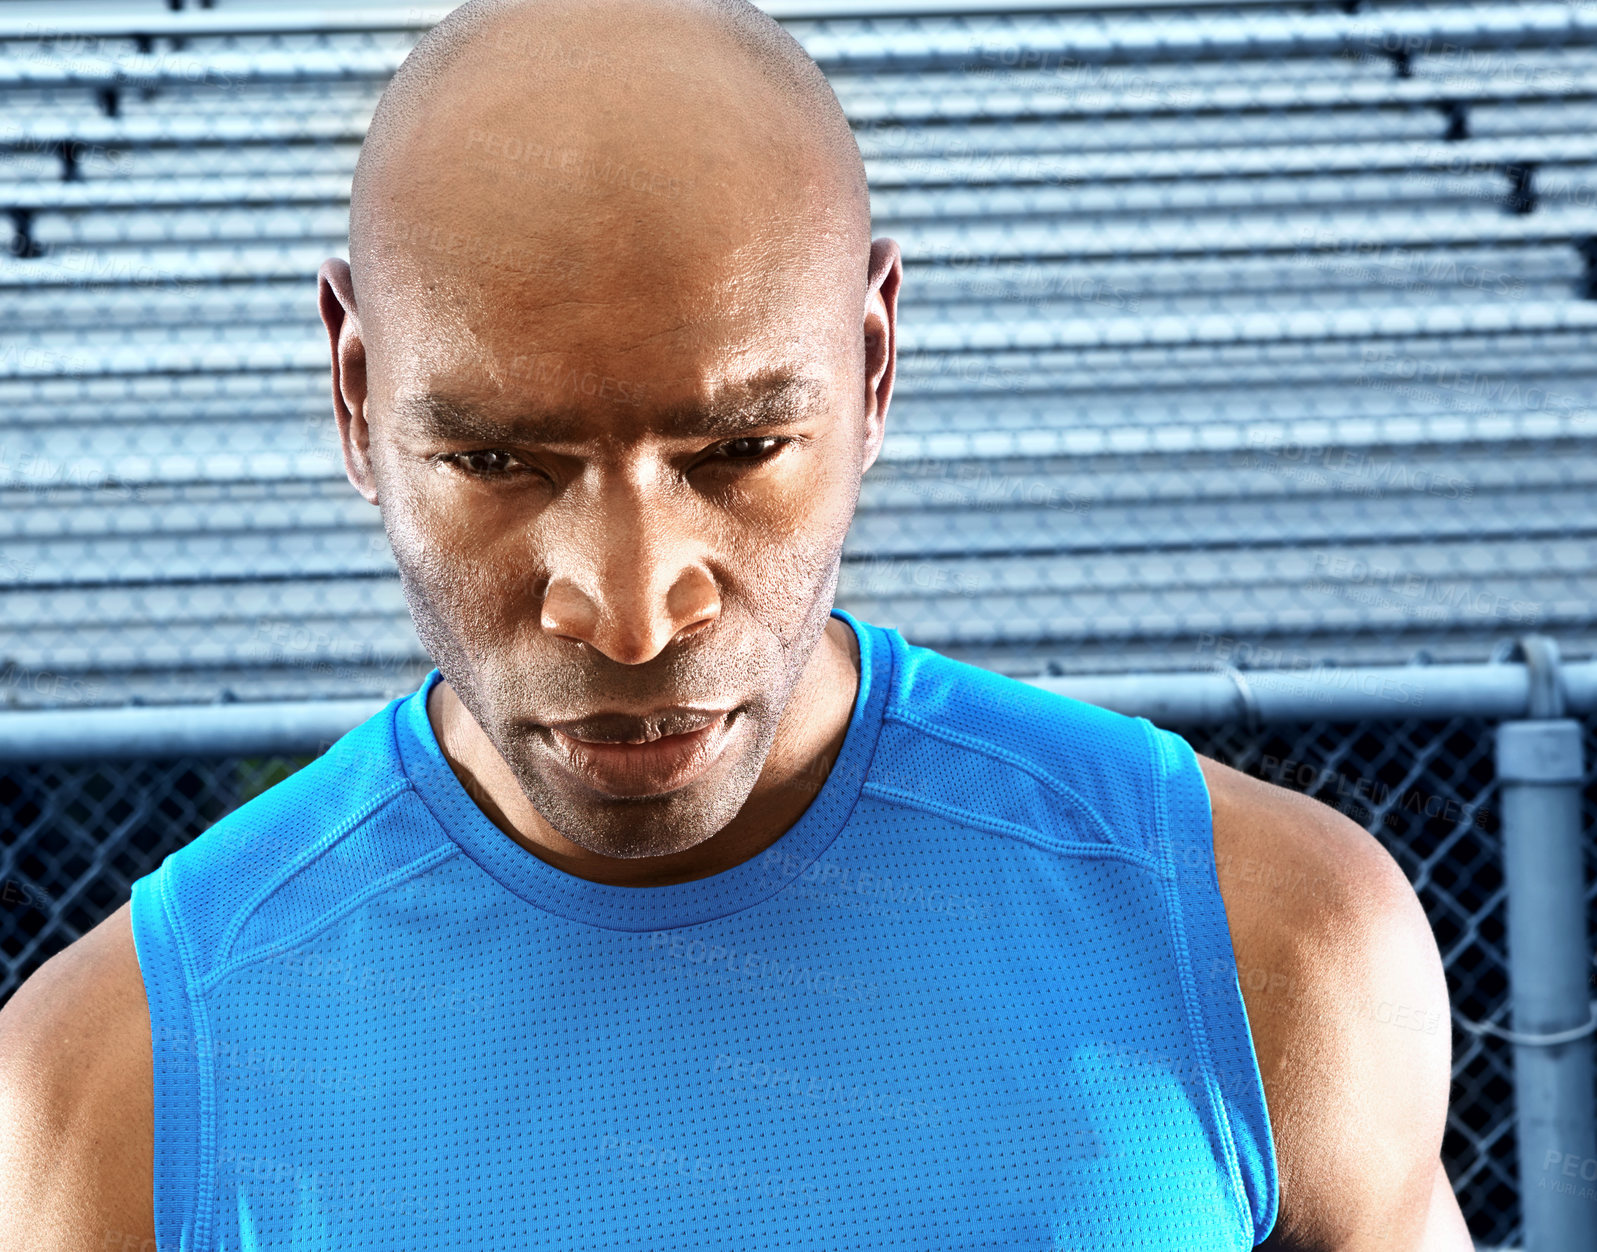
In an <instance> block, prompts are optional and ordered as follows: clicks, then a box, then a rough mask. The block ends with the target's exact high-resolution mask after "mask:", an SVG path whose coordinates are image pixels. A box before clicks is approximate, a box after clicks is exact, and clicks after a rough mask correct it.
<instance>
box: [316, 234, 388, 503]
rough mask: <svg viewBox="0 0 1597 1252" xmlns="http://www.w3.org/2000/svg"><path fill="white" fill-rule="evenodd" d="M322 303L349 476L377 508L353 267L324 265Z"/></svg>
mask: <svg viewBox="0 0 1597 1252" xmlns="http://www.w3.org/2000/svg"><path fill="white" fill-rule="evenodd" d="M316 299H317V303H318V304H319V305H320V306H321V312H322V324H323V325H324V326H326V327H327V338H328V341H329V342H330V344H331V345H332V350H333V417H334V419H335V420H336V421H337V422H338V441H339V443H340V444H341V445H342V446H343V449H344V473H345V475H347V476H348V478H349V481H350V482H351V483H352V484H353V485H354V487H355V490H356V491H358V492H360V494H361V495H363V496H365V497H366V499H367V501H368V502H370V503H372V504H376V503H377V478H376V475H374V474H373V472H372V458H371V432H370V430H369V428H368V427H367V425H366V345H365V343H364V342H363V341H362V339H361V334H360V319H359V317H358V315H357V314H356V311H355V284H354V281H353V279H352V278H351V277H350V273H349V262H348V261H341V260H338V259H337V258H336V257H335V258H333V259H331V260H327V261H323V262H322V268H321V269H320V270H319V271H318V272H317V275H316Z"/></svg>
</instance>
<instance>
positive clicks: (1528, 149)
mask: <svg viewBox="0 0 1597 1252" xmlns="http://www.w3.org/2000/svg"><path fill="white" fill-rule="evenodd" d="M766 7H768V8H769V9H770V11H772V12H773V13H774V14H776V15H777V16H778V17H780V18H781V19H782V20H783V21H784V22H786V23H787V24H788V26H789V28H790V29H791V30H792V31H793V33H794V34H795V35H796V36H797V37H798V38H799V39H800V40H801V41H802V42H803V43H804V45H805V46H806V48H808V49H809V51H810V52H811V54H812V55H813V56H814V57H815V58H816V59H817V60H818V61H819V63H820V64H821V66H822V67H823V69H825V70H826V72H827V74H828V76H829V77H830V79H831V81H832V82H833V84H834V86H835V87H836V90H837V92H838V95H839V97H840V99H841V100H842V102H843V104H844V107H845V108H846V109H847V111H848V113H849V116H850V117H851V119H852V120H853V121H854V124H855V128H856V133H857V135H858V138H859V142H860V145H861V148H862V150H863V152H864V154H865V158H866V163H867V166H868V170H869V174H870V178H871V183H872V189H873V208H874V213H875V218H876V227H877V231H878V233H880V234H890V235H892V236H894V237H895V238H897V239H898V240H899V241H900V243H901V244H902V245H903V248H904V253H905V257H906V261H907V272H906V280H905V287H904V294H903V303H902V308H901V316H902V325H903V334H902V357H901V362H900V375H899V377H900V381H899V388H898V392H897V395H896V398H895V401H894V404H893V408H892V412H891V415H890V427H891V434H890V436H889V438H888V442H887V444H886V447H885V449H884V452H883V457H882V460H881V462H879V463H878V465H877V466H876V467H875V468H874V469H873V470H872V471H871V473H870V474H869V475H868V477H867V480H866V486H865V491H864V493H863V496H862V498H861V502H860V511H859V516H858V518H857V520H856V522H855V525H854V529H853V531H852V532H851V536H850V540H849V545H848V548H847V552H846V561H845V568H844V572H843V579H842V585H841V592H840V602H841V603H842V604H843V605H844V606H845V607H847V608H849V609H851V610H853V611H856V612H858V613H860V614H862V615H863V616H865V617H867V618H869V619H870V620H873V621H876V622H879V623H881V624H883V625H893V626H898V627H899V628H900V629H901V630H903V632H904V633H905V635H906V636H907V637H909V638H910V639H912V640H913V641H915V642H918V643H923V644H927V645H930V646H934V647H937V648H940V649H943V650H945V651H947V652H950V653H952V654H954V655H957V656H962V657H965V658H968V659H972V660H976V661H979V662H981V663H984V664H989V665H993V666H996V667H998V668H1001V669H1004V670H1007V671H1009V672H1014V673H1022V674H1028V673H1037V672H1039V671H1043V670H1051V671H1053V672H1081V671H1093V670H1120V669H1149V668H1153V669H1172V670H1175V669H1183V670H1187V669H1192V668H1198V667H1202V666H1204V665H1205V664H1208V663H1211V662H1213V661H1216V660H1229V661H1232V662H1235V663H1238V664H1242V665H1246V664H1247V663H1249V662H1252V663H1255V664H1264V665H1275V666H1280V665H1292V664H1296V663H1303V662H1307V661H1318V660H1320V659H1322V658H1332V659H1335V660H1336V661H1338V662H1342V663H1346V664H1355V663H1366V664H1373V663H1387V662H1403V661H1407V660H1409V659H1411V658H1413V657H1415V656H1416V655H1423V656H1429V657H1431V658H1433V659H1436V660H1483V659H1485V658H1486V656H1487V655H1488V654H1489V653H1490V652H1491V650H1492V648H1493V646H1494V644H1495V643H1497V642H1498V641H1499V640H1501V639H1503V638H1505V637H1510V636H1514V635H1518V634H1521V633H1523V631H1524V630H1526V629H1528V628H1535V629H1537V630H1540V631H1544V632H1547V633H1550V634H1553V635H1555V636H1556V637H1557V638H1558V639H1559V641H1560V644H1561V646H1562V648H1563V650H1564V653H1565V655H1566V656H1572V657H1579V656H1590V655H1593V652H1594V643H1597V611H1594V603H1597V596H1594V591H1597V578H1594V572H1597V547H1594V536H1597V509H1594V508H1593V504H1594V494H1593V485H1594V483H1597V451H1594V446H1593V444H1592V441H1591V438H1590V437H1591V435H1592V434H1593V432H1594V430H1597V421H1594V407H1593V403H1594V397H1597V352H1594V351H1593V348H1594V347H1597V300H1594V299H1593V297H1594V296H1597V204H1594V200H1597V177H1594V174H1597V6H1594V5H1591V4H1584V3H1541V4H1537V3H1524V4H1521V3H1512V2H1506V3H1478V4H1461V3H1451V4H1383V3H1373V2H1371V3H1362V4H1360V3H1338V4H1331V3H1322V4H1311V3H1304V4H1296V5H1286V4H1262V3H1241V2H1237V0H1233V2H1232V3H1229V4H1226V5H1224V6H1218V5H1204V4H1201V3H1193V4H1185V5H1174V4H1149V3H1142V4H1138V5H1131V4H1113V3H1111V4H1095V5H1088V4H1085V3H1079V2H1076V0H1055V2H1054V3H1051V4H1036V3H1025V2H1024V0H1016V2H1012V3H981V2H979V0H970V2H967V3H963V4H953V3H944V2H942V0H920V2H918V3H917V2H915V0H876V2H875V3H871V2H870V0H866V2H865V3H863V4H844V3H840V2H833V0H811V2H809V3H805V2H803V0H780V2H774V3H771V4H769V5H767V6H766ZM442 12H443V10H440V9H418V8H413V7H405V6H400V5H386V6H384V5H376V4H367V5H344V6H341V7H337V8H333V7H322V8H316V9H297V8H290V7H284V6H281V5H275V6H274V5H270V4H267V3H264V2H263V0H256V2H241V3H228V2H227V0H218V3H217V4H216V5H215V7H189V8H181V7H180V8H177V9H176V10H174V9H173V8H172V7H171V6H169V5H161V4H156V3H153V2H150V3H142V4H140V3H124V4H104V3H89V2H88V0H83V2H81V3H74V2H73V0H54V2H53V3H50V4H48V5H43V4H29V3H18V4H11V5H7V6H4V7H0V238H3V237H4V235H3V231H4V230H5V229H7V228H8V229H9V231H10V247H9V249H8V250H7V251H5V253H4V254H3V255H0V667H3V675H0V704H10V705H13V706H16V707H34V706H47V705H62V704H78V705H81V704H122V703H127V702H145V703H172V702H176V703H185V702H209V701H213V700H218V699H237V700H261V699H304V698H308V697H319V696H328V697H331V696H364V695H388V694H393V693H397V692H399V691H402V690H404V689H406V688H408V687H409V686H411V685H412V684H413V683H414V681H415V680H416V679H417V678H418V677H419V676H420V674H421V673H422V672H424V670H425V668H426V667H427V665H428V662H427V661H426V659H425V658H424V657H423V656H422V654H421V652H420V648H419V645H418V644H417V642H416V639H415V636H414V634H413V632H412V629H411V626H410V622H409V618H408V616H407V614H406V610H405V606H404V603H403V600H402V598H401V596H400V592H399V587H398V584H397V580H396V578H395V576H394V572H393V565H392V561H391V558H390V556H389V554H388V551H387V547H386V543H385V540H384V536H383V533H382V530H381V527H380V525H379V522H378V517H377V514H376V511H375V510H373V509H371V508H370V507H369V506H367V505H366V504H365V503H364V502H363V501H361V500H360V499H359V498H358V497H357V496H356V495H355V493H354V492H353V490H352V489H351V488H349V486H348V485H347V484H346V483H345V482H344V480H343V476H342V469H341V466H340V462H339V459H338V455H337V449H336V446H335V444H334V441H333V427H332V419H331V413H330V406H329V401H328V394H327V393H328V382H327V372H326V370H327V366H326V344H325V340H324V338H323V336H322V332H321V329H320V326H319V324H318V323H317V321H316V317H315V303H314V274H315V270H316V267H317V265H318V263H319V262H320V261H321V260H322V259H323V258H324V257H325V256H328V255H332V254H336V253H340V252H342V251H343V249H344V247H345V231H346V227H347V216H346V215H347V208H348V190H349V176H350V174H351V172H352V170H353V168H354V162H355V159H356V155H357V153H358V150H359V144H360V140H361V136H362V134H363V131H364V127H365V124H366V122H367V119H368V118H369V116H370V114H371V110H372V107H373V105H374V104H375V102H376V99H377V95H378V93H379V92H380V90H381V88H382V85H383V83H384V81H385V80H386V78H387V77H388V75H390V74H391V73H392V72H393V70H394V68H395V67H396V66H397V65H398V63H399V62H400V61H401V60H402V59H403V57H404V55H405V53H406V51H407V50H408V49H409V47H410V46H411V44H412V43H413V42H414V40H415V39H416V38H417V37H418V35H419V34H420V32H421V31H422V30H423V29H425V28H426V26H427V25H429V24H430V23H431V22H432V21H434V20H436V19H437V17H439V16H441V14H442Z"/></svg>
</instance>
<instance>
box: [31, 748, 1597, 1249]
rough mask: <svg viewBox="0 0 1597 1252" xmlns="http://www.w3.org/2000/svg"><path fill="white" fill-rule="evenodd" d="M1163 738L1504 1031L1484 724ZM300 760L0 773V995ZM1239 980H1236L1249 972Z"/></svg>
mask: <svg viewBox="0 0 1597 1252" xmlns="http://www.w3.org/2000/svg"><path fill="white" fill-rule="evenodd" d="M1174 729H1177V730H1180V731H1182V733H1184V734H1185V735H1186V737H1187V738H1188V740H1189V741H1190V742H1191V743H1192V745H1193V746H1194V747H1195V748H1196V749H1197V750H1198V751H1199V752H1202V753H1204V754H1206V755H1209V756H1212V757H1214V758H1215V759H1217V760H1220V761H1223V762H1225V763H1226V764H1229V765H1232V766H1234V767H1235V768H1237V769H1240V770H1243V771H1245V772H1247V773H1250V774H1253V775H1256V776H1258V777H1262V778H1264V779H1265V780H1267V781H1269V782H1273V783H1278V784H1280V785H1282V786H1287V787H1291V788H1293V789H1295V790H1299V791H1303V792H1306V793H1307V794H1309V795H1313V796H1316V797H1318V798H1319V799H1321V800H1322V801H1324V802H1325V803H1327V804H1330V805H1332V806H1333V807H1335V808H1338V809H1340V810H1341V811H1343V812H1345V813H1346V814H1347V815H1348V816H1349V817H1351V818H1353V819H1354V820H1355V821H1357V822H1359V823H1360V824H1361V825H1363V826H1364V827H1365V828H1366V829H1368V830H1369V831H1370V832H1371V833H1373V834H1374V835H1375V836H1376V837H1377V838H1379V839H1380V840H1381V842H1382V843H1383V844H1384V845H1385V846H1386V847H1387V848H1388V849H1389V850H1390V851H1391V852H1392V854H1393V855H1394V856H1395V857H1396V858H1397V860H1398V863H1399V864H1400V865H1402V867H1403V869H1404V871H1405V872H1406V873H1407V874H1408V876H1409V880H1410V881H1411V882H1412V883H1413V885H1414V887H1415V890H1416V891H1417V892H1418V894H1419V897H1420V900H1421V901H1422V902H1423V904H1424V906H1425V911H1426V914H1427V915H1428V917H1429V918H1430V922H1431V926H1432V928H1433V930H1434V931H1435V934H1436V938H1437V941H1438V944H1439V946H1440V948H1441V952H1442V958H1443V962H1444V964H1445V967H1446V970H1447V982H1448V990H1449V993H1450V999H1451V1003H1452V1007H1453V1011H1454V1014H1455V1017H1456V1018H1462V1019H1463V1020H1465V1021H1469V1022H1483V1021H1484V1022H1491V1023H1495V1024H1498V1025H1506V1024H1507V1022H1508V1008H1507V1006H1508V996H1509V981H1508V973H1507V958H1506V953H1505V921H1504V901H1505V891H1504V885H1503V874H1502V855H1501V846H1500V841H1499V837H1500V828H1499V818H1498V812H1497V806H1496V784H1495V781H1494V778H1493V761H1492V730H1493V724H1492V723H1491V722H1489V721H1487V720H1485V719H1482V718H1473V717H1454V718H1449V719H1446V720H1429V721H1427V720H1397V721H1363V722H1336V721H1316V722H1310V723H1304V724H1299V725H1287V726H1271V727H1268V728H1265V729H1249V728H1247V727H1246V726H1244V725H1241V724H1238V723H1231V724H1222V725H1217V726H1209V727H1203V728H1183V727H1179V726H1177V727H1174ZM1585 740H1586V758H1585V759H1586V761H1587V762H1588V764H1589V765H1591V764H1592V763H1597V718H1588V719H1587V720H1586V722H1585ZM302 764H304V758H287V757H279V758H270V759H253V758H237V757H232V758H226V759H221V760H186V761H164V762H136V763H130V764H121V765H116V766H106V765H77V764H51V765H36V766H26V767H17V766H11V767H5V768H3V770H0V830H3V831H4V832H5V834H4V840H5V843H4V847H3V848H0V995H9V994H10V993H11V991H12V990H14V989H15V987H16V986H17V985H18V983H19V982H20V981H21V980H22V979H23V978H25V977H26V976H27V975H28V974H30V973H31V972H32V971H33V970H34V969H36V968H37V967H38V966H39V965H40V964H41V963H43V961H44V960H46V959H47V958H48V957H49V956H50V955H52V954H53V953H55V952H56V951H58V950H60V949H61V948H62V947H64V946H65V945H66V944H67V943H69V942H71V941H72V940H73V939H75V938H76V937H78V936H79V935H80V934H82V933H83V932H84V931H85V930H87V929H88V928H89V927H91V926H92V925H94V924H95V923H96V922H97V921H99V920H100V919H101V918H102V917H104V916H105V915H106V914H108V913H109V912H111V911H112V910H113V909H114V908H116V907H117V906H118V905H120V904H121V903H122V902H123V901H125V900H126V899H127V898H128V895H129V888H130V885H131V883H132V881H133V880H134V879H135V878H137V877H139V876H140V875H142V874H145V873H148V872H149V871H150V870H152V869H154V868H155V867H156V866H157V865H158V864H159V863H160V861H161V859H162V857H164V856H165V855H166V854H167V853H168V852H170V851H172V850H173V849H174V848H177V847H179V846H181V845H182V844H184V843H186V842H187V841H188V840H190V839H192V838H193V837H194V836H195V835H197V834H199V833H200V832H201V831H203V830H204V829H205V828H206V827H207V826H208V825H210V824H211V823H212V822H214V821H216V820H217V819H218V818H220V817H222V816H223V815H225V814H226V813H227V812H229V811H231V810H232V809H233V808H235V807H236V806H237V805H239V804H241V803H243V802H245V801H246V800H248V799H249V798H251V797H252V796H254V795H256V794H259V793H260V792H261V791H263V790H264V789H265V788H266V787H268V786H270V785H271V784H272V783H274V782H276V781H278V780H279V779H281V778H283V777H285V776H286V775H287V774H289V773H291V772H292V771H293V770H294V769H296V768H298V767H299V766H300V765H302ZM1585 830H1586V831H1587V835H1588V838H1587V854H1588V861H1590V860H1592V859H1593V855H1592V854H1593V852H1594V850H1597V839H1594V838H1593V837H1592V835H1593V832H1597V768H1593V770H1592V772H1591V773H1589V774H1588V776H1587V779H1586V786H1585ZM1594 870H1597V866H1593V865H1589V866H1588V882H1589V883H1593V884H1597V873H1594V872H1593V871H1594ZM1590 899H1591V908H1590V910H1589V911H1590V913H1591V917H1590V919H1589V921H1590V925H1591V928H1592V929H1591V933H1593V934H1597V885H1594V888H1593V890H1592V893H1591V896H1590ZM1240 975H1241V977H1242V978H1243V979H1244V980H1245V979H1246V978H1247V977H1248V976H1249V971H1247V970H1243V971H1240ZM1593 995H1594V998H1597V977H1594V989H1593ZM1372 1011H1378V1006H1377V1009H1376V1010H1372ZM1398 1025H1399V1026H1401V1025H1402V1023H1399V1024H1398ZM1410 1025H1411V1026H1412V1027H1413V1028H1416V1029H1447V1028H1448V1027H1447V1025H1446V1024H1444V1023H1410ZM1453 1046H1454V1061H1453V1092H1452V1105H1451V1112H1450V1116H1449V1121H1448V1129H1447V1137H1446V1140H1445V1142H1444V1145H1443V1159H1444V1162H1445V1164H1446V1166H1447V1171H1448V1175H1449V1177H1450V1178H1451V1179H1452V1180H1453V1184H1454V1189H1455V1191H1456V1192H1457V1194H1458V1196H1459V1200H1460V1203H1461V1205H1462V1207H1463V1210H1464V1213H1465V1216H1466V1218H1467V1220H1468V1222H1469V1226H1470V1230H1471V1231H1472V1233H1473V1234H1474V1236H1475V1238H1476V1240H1477V1241H1478V1242H1479V1243H1481V1244H1482V1245H1485V1246H1498V1245H1505V1246H1506V1245H1511V1244H1515V1243H1517V1242H1518V1240H1519V1205H1518V1166H1517V1164H1516V1160H1515V1151H1516V1144H1515V1132H1514V1122H1513V1110H1514V1100H1513V1084H1514V1071H1513V1055H1512V1048H1511V1047H1510V1045H1509V1044H1507V1043H1505V1042H1503V1041H1502V1040H1501V1039H1498V1038H1494V1037H1492V1036H1491V1035H1487V1034H1478V1033H1474V1032H1471V1031H1468V1030H1465V1029H1462V1028H1457V1027H1455V1028H1454V1031H1453Z"/></svg>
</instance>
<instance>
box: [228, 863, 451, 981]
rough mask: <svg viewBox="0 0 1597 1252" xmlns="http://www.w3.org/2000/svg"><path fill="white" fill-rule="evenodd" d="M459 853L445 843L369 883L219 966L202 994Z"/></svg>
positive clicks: (326, 927)
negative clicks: (310, 919) (288, 931)
mask: <svg viewBox="0 0 1597 1252" xmlns="http://www.w3.org/2000/svg"><path fill="white" fill-rule="evenodd" d="M459 853H460V847H459V845H457V844H455V843H453V842H450V843H441V844H439V845H438V846H437V847H434V848H430V849H428V850H427V851H426V852H423V853H422V854H421V855H420V856H418V857H416V858H415V859H413V860H410V861H407V862H405V864H403V865H401V866H399V867H398V868H397V869H392V870H390V871H389V872H388V873H386V874H384V875H383V876H382V877H381V878H379V879H377V880H376V881H374V882H370V883H367V884H366V886H364V887H362V888H361V889H360V890H359V891H357V892H354V893H353V894H352V895H350V896H347V897H346V898H345V899H344V900H342V901H340V902H339V904H338V905H337V906H335V907H334V908H332V909H329V910H328V911H327V912H326V913H324V914H322V915H321V916H320V917H318V918H316V919H315V920H314V921H313V922H311V923H310V924H309V925H307V926H305V927H303V928H302V929H300V930H297V931H295V932H294V933H293V934H290V935H285V936H283V937H282V938H281V939H275V940H273V941H272V942H271V943H268V944H263V945H261V946H260V947H258V948H252V949H250V950H249V951H248V952H245V953H242V954H241V955H239V956H238V957H236V958H235V959H234V960H232V961H230V962H228V963H227V964H226V965H222V966H219V967H218V968H216V969H215V970H213V971H212V972H211V973H209V974H207V975H206V976H205V980H204V982H203V983H202V984H201V987H202V990H203V991H206V992H209V991H211V990H212V989H214V988H215V987H216V985H217V984H218V983H220V982H221V981H222V980H223V979H224V978H226V977H227V976H228V975H230V974H235V973H237V972H238V971H239V970H241V969H244V968H246V967H247V966H250V965H254V964H255V963H256V962H258V961H263V960H265V959H266V958H267V957H269V956H275V955H276V954H277V953H279V952H285V951H287V950H288V949H289V948H293V947H297V946H298V945H299V944H302V943H306V942H308V941H309V940H311V939H314V938H315V937H316V936H317V935H319V934H320V933H321V932H322V931H324V930H326V929H328V928H329V927H330V926H333V925H335V924H337V923H338V922H339V921H341V920H342V919H343V918H345V917H347V916H348V915H349V914H350V913H353V912H354V911H355V910H356V909H358V908H359V907H360V906H361V905H363V904H365V903H366V902H367V901H369V900H373V899H375V898H376V897H378V896H380V895H382V894H383V892H385V891H388V890H390V889H391V888H393V887H397V886H398V885H399V884H400V883H402V882H404V881H405V880H406V879H409V878H414V877H415V876H416V875H418V874H423V873H426V872H427V871H428V870H429V869H431V868H433V866H435V865H439V864H441V863H442V862H444V861H447V860H448V859H449V858H450V857H452V856H456V855H458V854H459Z"/></svg>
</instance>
